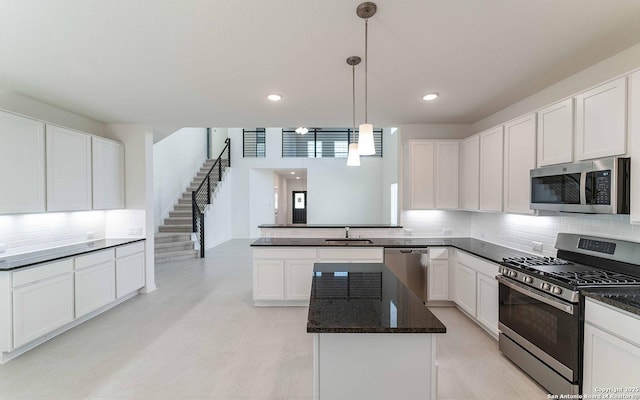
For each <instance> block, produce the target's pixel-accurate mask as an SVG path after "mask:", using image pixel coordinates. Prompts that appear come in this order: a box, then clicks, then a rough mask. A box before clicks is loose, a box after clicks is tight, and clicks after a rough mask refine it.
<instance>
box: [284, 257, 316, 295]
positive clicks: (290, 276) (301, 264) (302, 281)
mask: <svg viewBox="0 0 640 400" xmlns="http://www.w3.org/2000/svg"><path fill="white" fill-rule="evenodd" d="M314 261H315V260H285V262H284V268H285V283H286V287H285V299H286V300H309V297H310V295H311V280H312V278H313V264H314Z"/></svg>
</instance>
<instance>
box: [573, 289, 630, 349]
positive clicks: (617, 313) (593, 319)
mask: <svg viewBox="0 0 640 400" xmlns="http://www.w3.org/2000/svg"><path fill="white" fill-rule="evenodd" d="M585 303H586V307H585V312H584V319H585V321H586V322H587V323H588V324H591V325H595V326H597V327H599V328H601V329H603V330H605V331H608V332H610V333H612V334H614V335H616V336H618V337H620V338H622V339H625V340H627V341H629V342H632V343H635V344H636V345H638V346H640V334H639V333H638V332H640V318H638V317H635V316H632V315H631V314H628V313H626V312H625V311H622V310H615V309H613V308H610V307H608V306H607V305H605V304H603V303H600V302H598V301H594V300H591V299H589V298H587V299H586V301H585Z"/></svg>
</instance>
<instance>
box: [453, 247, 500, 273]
mask: <svg viewBox="0 0 640 400" xmlns="http://www.w3.org/2000/svg"><path fill="white" fill-rule="evenodd" d="M458 262H459V263H461V264H464V265H467V266H468V267H471V268H473V269H474V270H476V271H478V272H480V273H481V274H484V275H487V276H490V277H494V276H496V275H498V271H499V267H498V265H497V264H494V263H492V262H489V261H485V260H482V259H480V258H477V257H474V256H472V255H470V254H467V253H465V252H462V251H458Z"/></svg>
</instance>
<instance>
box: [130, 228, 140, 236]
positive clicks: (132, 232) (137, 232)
mask: <svg viewBox="0 0 640 400" xmlns="http://www.w3.org/2000/svg"><path fill="white" fill-rule="evenodd" d="M129 235H142V228H129Z"/></svg>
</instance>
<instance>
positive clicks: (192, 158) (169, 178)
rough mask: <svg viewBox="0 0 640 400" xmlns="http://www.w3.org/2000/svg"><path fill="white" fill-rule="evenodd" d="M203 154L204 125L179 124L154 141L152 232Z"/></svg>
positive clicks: (205, 142)
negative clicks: (202, 126) (184, 125)
mask: <svg viewBox="0 0 640 400" xmlns="http://www.w3.org/2000/svg"><path fill="white" fill-rule="evenodd" d="M206 158H207V130H206V128H182V129H180V130H179V131H177V132H175V133H173V134H172V135H169V136H167V137H166V138H164V139H162V140H161V141H159V142H157V143H155V144H154V145H153V182H154V185H153V198H154V219H155V226H154V231H155V232H157V231H158V226H159V225H161V224H162V222H163V221H164V219H165V218H166V217H168V216H169V211H171V210H173V206H174V205H175V203H176V202H177V201H178V198H180V197H181V196H182V193H183V192H184V191H185V190H186V188H187V187H188V186H189V184H190V183H191V181H192V180H193V178H194V177H195V175H196V173H197V172H198V170H199V169H200V167H201V166H202V164H203V163H204V161H205V160H206Z"/></svg>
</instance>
